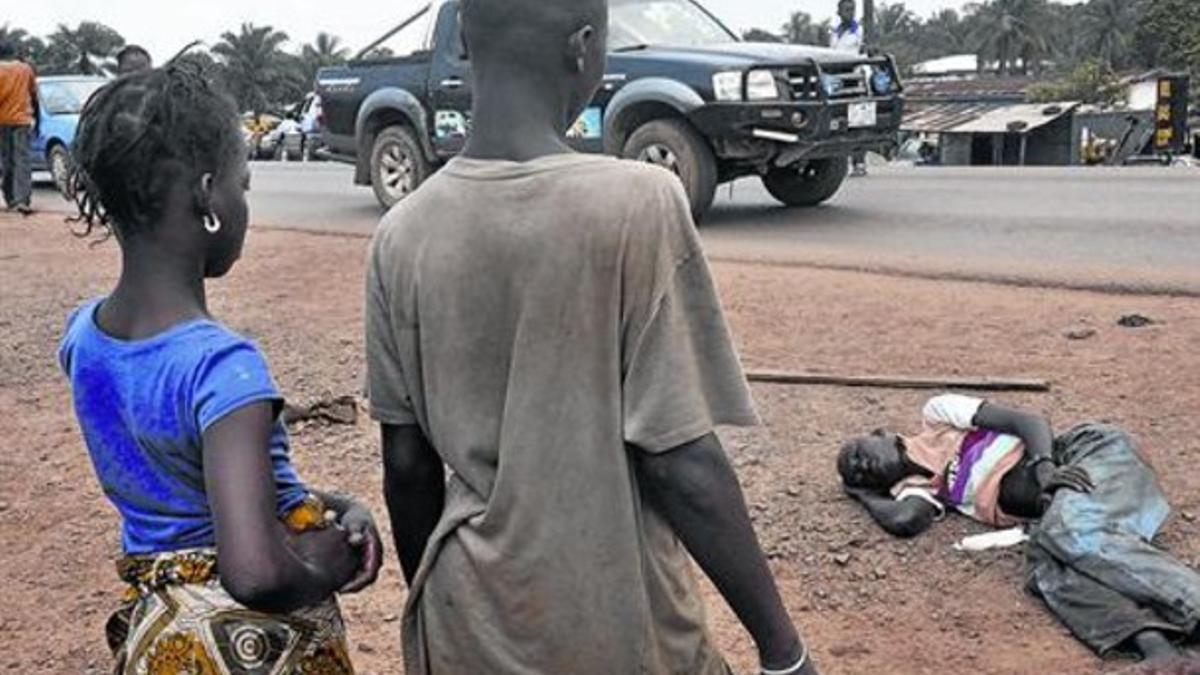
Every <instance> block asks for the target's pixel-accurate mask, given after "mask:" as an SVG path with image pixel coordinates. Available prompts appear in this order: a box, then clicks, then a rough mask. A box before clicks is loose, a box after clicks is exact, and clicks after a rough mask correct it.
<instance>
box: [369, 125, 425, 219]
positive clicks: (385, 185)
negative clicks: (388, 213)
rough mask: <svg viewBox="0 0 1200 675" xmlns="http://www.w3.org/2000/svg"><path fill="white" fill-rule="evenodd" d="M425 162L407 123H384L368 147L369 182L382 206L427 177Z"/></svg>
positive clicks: (412, 188) (399, 197)
mask: <svg viewBox="0 0 1200 675" xmlns="http://www.w3.org/2000/svg"><path fill="white" fill-rule="evenodd" d="M429 171H430V167H429V162H428V161H427V160H426V159H425V154H424V152H423V151H422V150H421V144H420V143H418V142H417V139H416V137H415V136H414V135H413V133H412V131H410V130H409V129H408V128H407V127H401V126H395V127H388V128H386V129H384V130H383V131H381V132H379V135H378V136H376V137H375V145H374V146H373V147H372V149H371V186H372V187H373V188H374V189H375V198H376V199H378V200H379V203H380V204H382V205H383V207H384V208H385V209H390V208H391V207H393V206H395V205H396V204H397V203H399V202H400V200H402V199H404V198H405V197H407V196H409V195H410V194H412V193H413V192H414V191H415V190H416V189H417V188H418V187H420V186H421V183H423V182H425V179H426V178H428V177H429Z"/></svg>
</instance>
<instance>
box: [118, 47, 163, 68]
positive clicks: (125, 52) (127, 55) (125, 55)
mask: <svg viewBox="0 0 1200 675" xmlns="http://www.w3.org/2000/svg"><path fill="white" fill-rule="evenodd" d="M135 56H139V57H141V58H143V59H146V63H153V61H154V59H152V58H151V57H150V52H148V51H146V50H145V48H143V47H141V46H140V45H125V47H123V48H122V49H121V51H119V52H117V65H120V64H121V63H123V62H124V61H126V60H128V59H131V58H133V57H135Z"/></svg>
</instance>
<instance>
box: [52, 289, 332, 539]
mask: <svg viewBox="0 0 1200 675" xmlns="http://www.w3.org/2000/svg"><path fill="white" fill-rule="evenodd" d="M101 302H103V300H95V301H92V302H90V303H88V304H86V305H84V306H83V307H81V308H80V309H78V310H76V311H75V313H74V314H72V315H71V318H70V319H69V320H68V323H67V332H66V335H65V336H64V337H63V341H62V345H61V346H60V348H59V362H60V363H61V365H62V368H63V370H64V372H66V374H67V377H68V378H69V379H70V381H71V393H72V396H73V398H74V402H75V414H76V416H77V417H78V418H79V426H80V428H81V430H82V431H83V437H84V440H85V442H86V443H87V448H88V453H89V454H90V455H91V458H92V464H93V466H94V467H95V469H96V475H97V477H98V478H99V479H100V485H101V486H102V487H103V488H104V492H105V494H107V495H108V498H109V499H110V500H112V502H113V504H115V505H116V507H117V510H118V511H120V513H121V517H122V521H123V522H122V525H121V529H122V545H123V547H124V550H125V553H127V554H130V555H138V554H149V553H161V552H165V551H177V550H182V549H188V548H200V547H211V546H215V545H216V537H215V534H214V531H213V518H212V512H211V510H210V509H209V506H208V497H207V495H206V494H205V490H204V459H203V443H202V441H201V437H202V434H203V433H204V431H205V430H206V429H208V428H209V427H210V426H212V425H213V424H214V423H216V422H217V421H219V420H220V419H221V418H223V417H225V416H226V415H228V414H230V413H232V412H234V411H235V410H237V409H238V408H241V407H244V406H246V405H248V404H251V403H257V402H262V401H271V402H272V403H274V404H275V405H276V408H279V407H280V406H281V405H282V401H283V398H282V397H281V396H280V394H279V390H278V388H276V386H275V382H274V381H273V380H272V379H271V373H270V371H269V370H268V369H267V363H266V360H265V359H264V358H263V355H262V353H261V352H260V351H259V350H258V348H257V347H256V346H255V345H254V344H253V343H252V342H250V341H248V340H246V339H245V338H243V337H241V336H239V335H237V334H235V333H233V332H232V331H230V330H228V329H227V328H225V327H224V326H222V325H220V324H218V323H216V322H214V321H210V320H207V319H202V320H196V321H189V322H186V323H182V324H179V325H177V326H174V327H172V328H170V329H168V330H166V331H164V332H162V333H160V334H158V335H155V336H154V337H151V338H147V339H144V340H133V341H126V340H118V339H116V338H113V337H110V336H109V335H106V334H105V333H104V332H103V331H102V330H100V327H99V326H97V325H96V310H97V308H99V306H100V304H101ZM266 450H267V451H268V452H270V454H271V464H272V467H273V469H274V473H275V485H276V489H277V491H278V509H279V513H280V515H283V514H284V513H286V512H287V511H289V510H291V509H293V508H295V507H296V506H297V505H299V504H300V502H302V501H303V500H304V498H305V496H306V495H307V494H308V491H307V489H306V488H305V486H304V484H303V483H302V482H301V481H300V478H299V476H297V475H296V471H295V469H294V468H293V467H292V463H291V459H290V457H289V453H288V438H287V430H286V429H285V428H284V426H283V423H282V422H278V421H277V422H276V424H275V429H274V432H273V433H272V435H271V440H270V444H269V447H268V448H266Z"/></svg>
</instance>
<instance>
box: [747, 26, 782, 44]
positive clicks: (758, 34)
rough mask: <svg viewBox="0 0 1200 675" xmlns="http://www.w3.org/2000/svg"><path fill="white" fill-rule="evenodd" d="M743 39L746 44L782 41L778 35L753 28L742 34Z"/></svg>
mask: <svg viewBox="0 0 1200 675" xmlns="http://www.w3.org/2000/svg"><path fill="white" fill-rule="evenodd" d="M742 39H743V40H745V41H746V42H780V41H781V40H780V39H779V36H778V35H776V34H774V33H772V32H770V31H765V30H763V29H761V28H751V29H750V30H748V31H746V32H744V33H742Z"/></svg>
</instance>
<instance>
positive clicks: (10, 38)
mask: <svg viewBox="0 0 1200 675" xmlns="http://www.w3.org/2000/svg"><path fill="white" fill-rule="evenodd" d="M0 44H7V45H12V47H13V49H15V50H16V52H17V58H30V57H32V56H33V55H34V54H37V53H39V52H42V51H44V50H45V49H46V43H45V42H42V41H41V40H39V39H38V38H36V37H34V36H32V35H30V34H29V33H28V32H27V31H25V30H24V29H21V28H10V27H9V25H8V24H7V23H6V24H4V25H0Z"/></svg>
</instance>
